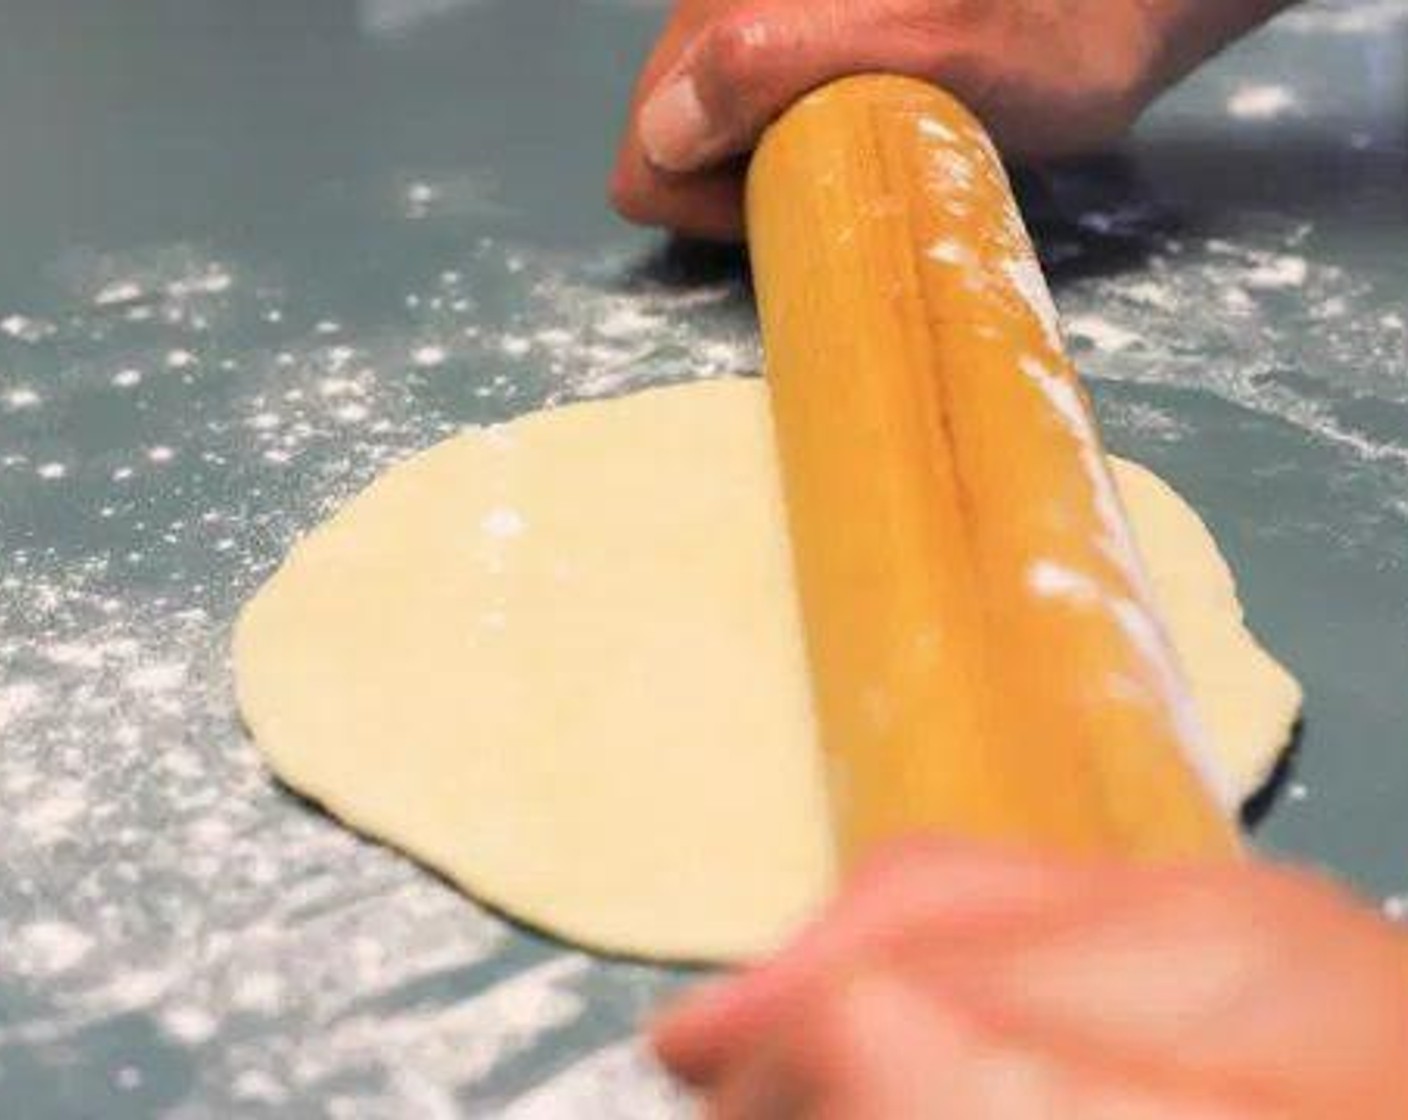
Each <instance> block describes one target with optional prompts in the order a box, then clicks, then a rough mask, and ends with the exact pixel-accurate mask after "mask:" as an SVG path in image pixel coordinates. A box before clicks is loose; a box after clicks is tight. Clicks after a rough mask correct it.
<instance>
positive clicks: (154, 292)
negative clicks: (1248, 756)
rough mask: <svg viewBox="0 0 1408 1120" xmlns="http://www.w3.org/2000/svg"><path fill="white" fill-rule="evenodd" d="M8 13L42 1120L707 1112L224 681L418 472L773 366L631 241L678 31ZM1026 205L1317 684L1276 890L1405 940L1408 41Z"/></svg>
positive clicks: (1237, 75)
mask: <svg viewBox="0 0 1408 1120" xmlns="http://www.w3.org/2000/svg"><path fill="white" fill-rule="evenodd" d="M0 7H3V8H5V9H7V11H6V18H5V23H6V31H5V35H4V36H3V37H2V38H0V222H3V225H2V226H0V228H3V230H4V234H3V238H4V252H3V253H0V807H3V816H4V825H3V848H0V861H3V862H0V946H3V950H4V951H3V953H2V954H0V1114H4V1115H6V1116H16V1117H20V1116H23V1117H26V1118H42V1117H89V1116H92V1117H98V1116H101V1117H104V1118H113V1120H115V1118H120V1117H125V1116H132V1117H145V1116H152V1115H169V1116H176V1117H216V1116H220V1117H225V1116H260V1115H268V1116H280V1117H304V1116H308V1117H312V1116H356V1117H382V1116H409V1115H414V1116H427V1117H436V1116H453V1115H508V1116H516V1117H519V1118H520V1120H521V1118H523V1117H531V1116H537V1117H543V1116H557V1115H575V1114H582V1115H593V1116H620V1117H628V1116H646V1115H658V1114H659V1113H661V1112H662V1111H665V1110H666V1109H667V1108H668V1103H669V1099H668V1096H667V1095H666V1092H665V1090H664V1089H663V1087H662V1084H661V1082H660V1080H659V1079H658V1078H657V1077H656V1076H655V1075H654V1074H653V1073H652V1072H651V1071H650V1070H649V1068H648V1067H647V1066H646V1065H645V1064H644V1063H643V1061H642V1060H641V1058H640V1056H639V1055H638V1054H637V1052H636V1051H635V1049H634V1048H633V1046H632V1044H631V1041H630V1035H631V1029H632V1025H633V1024H634V1022H635V1021H636V1020H637V1018H638V1016H639V1015H640V1014H641V1012H642V1011H643V1010H644V1009H645V1008H646V1007H648V1006H649V1005H650V1004H651V1003H652V1002H653V1001H655V1000H656V999H657V998H659V996H660V995H661V994H662V993H664V992H665V991H667V990H668V989H670V988H672V987H673V986H675V985H677V984H678V983H679V982H680V980H681V977H680V976H679V975H677V974H672V973H670V972H667V971H663V970H656V969H651V968H646V967H639V966H633V965H629V964H622V963H612V962H602V961H597V960H594V959H592V958H590V957H588V956H585V955H583V954H579V953H575V952H571V951H568V950H564V949H562V948H560V947H558V946H556V945H554V944H551V943H549V942H546V941H544V940H540V939H538V938H535V937H533V936H530V935H527V934H525V933H523V932H521V931H518V930H516V929H513V928H511V927H508V926H506V925H504V924H503V923H502V922H500V921H499V920H498V919H496V918H494V917H492V916H490V915H487V914H485V913H483V912H481V911H480V910H478V909H477V908H475V907H474V906H473V905H472V904H470V903H468V902H466V901H465V900H464V899H463V898H461V897H460V896H459V895H457V894H455V893H454V892H453V891H451V890H450V889H448V888H447V887H446V886H444V885H443V884H442V883H440V882H439V881H437V880H436V879H434V878H432V877H431V876H429V875H427V874H424V873H422V872H421V871H419V870H417V869H416V868H415V867H414V866H412V865H411V864H409V863H408V862H406V861H404V860H402V859H400V858H398V857H396V856H394V855H392V854H391V853H389V852H386V851H384V850H382V849H380V848H377V847H374V846H371V845H368V844H365V843H362V842H360V841H358V840H356V839H354V838H352V837H350V836H349V835H347V834H345V833H344V832H342V831H341V830H340V829H338V828H337V827H336V826H334V825H333V824H331V823H330V822H328V821H327V820H326V819H324V818H322V817H321V816H319V815H318V814H317V813H316V812H314V811H312V810H311V809H310V808H309V807H308V806H307V805H305V804H303V803H301V802H299V801H298V800H296V799H295V798H294V797H292V796H291V795H289V794H288V793H287V792H285V791H282V790H280V789H279V788H277V787H275V786H274V785H273V784H272V783H271V782H270V780H269V779H268V777H267V776H266V774H265V773H264V771H263V770H262V769H261V767H260V765H259V763H258V760H257V759H256V757H255V756H254V754H253V751H252V749H251V747H250V745H249V744H248V742H247V741H246V740H245V739H244V737H243V735H242V733H241V730H240V726H239V722H238V719H237V716H236V713H235V711H234V708H233V705H232V702H231V695H230V681H229V667H228V660H227V651H226V645H227V640H228V635H229V626H230V622H231V619H232V617H233V614H234V612H235V610H236V608H237V606H238V605H239V603H240V602H241V601H242V600H243V598H244V597H245V596H247V595H248V594H249V593H250V592H251V591H252V590H253V589H254V588H255V587H256V586H257V585H258V583H259V581H260V580H261V579H262V578H263V577H264V576H265V575H266V574H267V573H268V572H269V570H270V569H271V568H272V566H273V565H274V564H275V563H276V562H277V561H278V559H279V557H280V556H281V555H282V553H283V551H284V550H285V548H286V547H287V545H288V544H289V542H290V541H291V540H293V539H294V537H295V536H296V535H297V534H299V533H300V532H302V531H303V530H305V529H307V528H308V527H309V526H311V525H312V524H313V523H314V522H315V521H316V520H317V519H318V518H319V517H320V516H322V515H323V514H325V513H326V512H327V511H328V510H329V509H331V508H332V507H334V506H335V505H336V504H338V503H339V502H340V501H341V500H343V499H345V498H346V497H347V496H349V495H350V494H352V493H353V492H355V491H356V490H357V489H358V488H359V487H360V486H361V485H362V484H363V483H365V482H366V481H367V480H368V479H369V478H370V477H371V476H372V475H373V474H375V473H376V472H377V471H378V470H379V469H381V468H382V467H384V466H385V465H386V464H387V463H389V462H391V461H393V460H395V459H397V458H400V457H402V456H404V455H405V454H407V453H408V452H410V451H412V450H414V449H416V448H419V447H423V446H425V445H427V444H429V443H431V442H433V441H434V440H436V439H438V438H440V437H441V436H443V435H445V434H447V433H449V432H451V431H453V430H455V429H456V428H458V427H459V426H461V425H463V424H466V423H470V422H476V421H483V420H487V419H497V418H502V417H505V416H508V415H512V414H515V413H518V412H521V411H524V410H527V409H530V408H534V407H538V406H541V405H543V404H545V403H549V402H552V401H558V400H566V399H571V398H574V397H581V396H590V395H600V394H604V393H614V392H620V391H624V390H626V389H629V388H632V387H637V386H642V385H646V384H650V383H656V382H660V381H663V380H669V379H678V378H684V377H692V376H698V375H702V374H709V373H713V374H719V373H730V372H745V371H748V370H751V369H753V368H755V366H756V362H757V354H756V338H755V324H754V320H753V316H752V311H751V307H750V304H749V299H748V295H747V293H746V291H745V289H744V287H743V284H742V280H741V273H740V267H739V262H738V259H737V257H736V256H735V255H732V254H729V253H722V252H688V251H680V250H666V249H665V248H664V246H663V243H662V242H661V240H660V239H659V238H657V237H655V236H653V235H651V234H648V233H642V232H638V231H632V230H629V229H627V228H625V227H623V226H621V225H620V224H618V223H617V222H616V221H614V220H613V219H612V217H611V216H610V214H609V213H608V212H607V210H606V208H605V206H604V204H603V202H602V181H603V179H604V176H605V172H606V169H607V166H608V162H609V158H610V147H611V141H612V140H613V139H614V137H615V135H616V132H617V129H618V127H619V117H620V113H621V105H622V102H623V99H624V97H625V93H626V90H627V85H628V82H629V79H630V74H631V71H632V68H633V66H634V64H635V61H636V60H637V58H638V57H639V56H640V54H641V52H642V51H643V49H644V47H645V45H646V44H647V43H648V41H649V38H650V34H651V31H652V28H653V27H654V26H655V25H656V23H657V21H658V19H659V18H660V10H659V8H658V6H657V5H654V4H651V3H647V2H631V0H576V2H571V0H534V2H531V3H529V2H524V0H361V2H359V3H353V2H351V0H348V2H345V3H333V2H329V3H321V4H303V5H294V4H278V3H272V2H257V3H247V4H228V3H221V2H218V0H185V2H183V3H179V4H177V3H172V2H161V0H124V2H123V3H121V4H108V5H90V4H83V3H79V2H78V0H50V2H49V3H48V4H46V5H44V6H43V7H42V9H41V8H40V6H37V5H21V4H13V5H0ZM1023 193H1024V198H1025V199H1026V203H1027V207H1028V213H1029V215H1030V216H1031V218H1032V221H1033V224H1034V226H1035V228H1036V229H1037V232H1038V234H1039V239H1040V241H1041V244H1042V249H1043V252H1044V254H1045V256H1046V258H1047V261H1048V265H1049V267H1050V270H1051V274H1052V276H1053V278H1054V280H1055V283H1056V289H1057V298H1058V302H1059V303H1060V304H1061V307H1062V309H1063V311H1064V312H1065V314H1066V316H1067V331H1068V334H1069V336H1070V338H1071V341H1072V347H1073V350H1074V351H1075V352H1076V355H1077V358H1078V360H1079V362H1080V364H1081V367H1082V369H1083V371H1084V372H1085V373H1086V374H1087V376H1088V377H1089V378H1090V379H1091V381H1092V384H1093V388H1094V391H1095V394H1096V397H1097V401H1098V404H1099V407H1100V410H1101V413H1102V417H1103V419H1104V421H1105V424H1106V429H1107V432H1108V435H1109V440H1110V442H1111V444H1112V445H1113V447H1114V448H1115V449H1116V450H1118V451H1121V452H1123V453H1126V454H1130V455H1133V456H1135V457H1138V458H1140V459H1143V460H1144V461H1145V462H1148V463H1150V464H1151V465H1153V466H1155V467H1156V468H1158V469H1159V470H1161V471H1163V472H1164V473H1165V474H1167V475H1168V476H1169V477H1170V478H1171V479H1172V480H1174V481H1175V482H1176V483H1177V484H1178V485H1179V486H1180V487H1182V488H1183V489H1184V491H1185V492H1186V493H1187V494H1188V495H1189V496H1190V497H1191V498H1192V499H1193V500H1194V502H1195V503H1196V504H1197V505H1198V506H1199V507H1200V509H1201V510H1202V511H1203V512H1204V513H1205V515H1206V516H1207V518H1208V520H1209V522H1210V523H1211V525H1212V526H1213V528H1214V529H1215V530H1216V532H1217V534H1218V536H1219V537H1220V538H1221V540H1222V542H1223V544H1224V546H1225V549H1226V551H1227V553H1228V555H1229V557H1230V558H1231V560H1232V561H1233V563H1234V564H1235V566H1236V567H1237V568H1238V569H1239V571H1240V573H1241V575H1242V577H1243V585H1244V590H1245V597H1246V600H1247V606H1248V609H1249V612H1250V615H1251V618H1252V620H1253V622H1254V625H1255V627H1256V628H1257V630H1258V631H1259V632H1260V633H1261V634H1262V635H1263V636H1264V637H1265V638H1266V639H1267V640H1268V641H1269V642H1270V643H1271V644H1272V645H1273V646H1274V647H1275V648H1276V649H1277V650H1278V651H1279V652H1280V653H1281V654H1282V655H1283V656H1284V657H1285V659H1286V660H1287V661H1288V662H1289V663H1290V664H1291V665H1292V666H1294V668H1295V670H1296V671H1297V672H1298V674H1299V675H1300V676H1301V678H1302V679H1303V680H1304V682H1305V684H1306V687H1307V690H1308V720H1307V725H1306V729H1305V733H1304V735H1303V737H1302V740H1301V742H1300V745H1299V748H1298V750H1297V752H1296V754H1295V755H1294V757H1293V759H1292V762H1291V765H1290V767H1289V771H1288V773H1287V774H1286V775H1285V776H1284V779H1283V780H1282V781H1281V783H1280V784H1279V786H1278V787H1277V789H1276V791H1275V796H1274V797H1270V798H1268V799H1266V804H1265V805H1263V806H1262V809H1263V811H1264V812H1263V816H1262V818H1261V820H1260V822H1259V826H1258V829H1257V833H1256V835H1257V837H1258V839H1259V841H1260V842H1262V843H1263V844H1264V845H1265V846H1267V847H1268V848H1271V849H1274V850H1277V851H1283V852H1291V853H1295V854H1296V855H1298V856H1300V857H1302V858H1307V859H1311V860H1315V861H1318V862H1322V863H1324V864H1326V865H1328V866H1330V867H1332V868H1334V869H1335V870H1337V871H1338V872H1340V873H1342V874H1344V875H1346V876H1348V877H1350V878H1352V879H1353V880H1355V881H1356V882H1358V883H1359V884H1360V885H1361V886H1362V887H1363V888H1364V889H1365V890H1366V891H1369V892H1372V893H1373V894H1374V895H1375V896H1376V897H1378V898H1381V899H1384V900H1386V903H1385V904H1386V906H1387V907H1388V908H1389V909H1390V910H1396V909H1401V908H1404V907H1405V906H1408V806H1405V801H1406V800H1408V733H1406V732H1405V730H1404V727H1405V723H1408V594H1405V562H1408V343H1405V339H1406V338H1408V252H1405V250H1408V0H1361V2H1358V3H1346V4H1340V5H1336V6H1330V5H1326V4H1319V5H1313V6H1311V7H1308V8H1305V9H1301V10H1298V11H1294V12H1292V13H1290V14H1288V15H1286V16H1285V17H1283V18H1282V19H1281V20H1280V21H1279V22H1278V23H1277V24H1276V25H1274V26H1273V27H1272V28H1271V29H1269V30H1268V31H1266V32H1265V33H1263V34H1262V35H1260V36H1258V37H1257V38H1255V39H1254V40H1252V41H1250V42H1248V43H1246V44H1244V45H1243V46H1240V47H1238V48H1237V49H1235V50H1233V51H1231V52H1229V53H1228V54H1227V55H1226V56H1225V57H1223V58H1222V59H1220V60H1218V62H1217V63H1215V64H1214V65H1213V66H1211V67H1209V68H1208V69H1206V70H1205V71H1203V72H1202V73H1201V74H1200V75H1199V76H1198V77H1197V78H1196V79H1195V80H1194V81H1192V82H1190V83H1189V84H1187V85H1186V86H1185V87H1184V88H1182V89H1180V90H1179V91H1178V92H1177V93H1176V94H1175V95H1173V96H1172V97H1170V98H1168V99H1167V101H1166V102H1165V103H1164V104H1163V105H1161V106H1160V107H1159V108H1158V110H1157V111H1156V112H1155V113H1154V114H1152V115H1151V116H1150V117H1149V118H1148V119H1147V120H1146V122H1145V123H1144V124H1143V125H1142V126H1141V128H1140V130H1139V133H1138V135H1137V137H1136V139H1135V140H1134V141H1133V142H1132V143H1131V144H1130V145H1129V146H1128V147H1127V149H1126V150H1125V151H1123V152H1122V153H1120V154H1117V155H1112V156H1109V157H1106V158H1103V159H1100V160H1092V161H1089V162H1086V163H1083V164H1081V165H1079V166H1073V167H1068V168H1062V169H1060V170H1057V171H1048V172H1047V173H1044V174H1042V175H1040V176H1025V177H1024V178H1023ZM1400 896H1402V897H1400Z"/></svg>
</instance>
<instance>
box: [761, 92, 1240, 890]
mask: <svg viewBox="0 0 1408 1120" xmlns="http://www.w3.org/2000/svg"><path fill="white" fill-rule="evenodd" d="M747 214H748V230H749V241H750V244H751V251H752V260H753V269H754V277H755V283H756V287H757V294H758V303H759V308H760V314H761V318H762V327H763V345H764V353H765V359H766V370H767V379H768V381H769V383H770V384H771V389H772V401H773V413H774V419H775V425H776V430H777V439H778V444H779V448H780V451H781V461H782V473H783V483H784V492H785V495H786V500H787V503H788V518H789V527H790V530H791V536H792V542H793V551H794V555H795V564H796V568H797V573H798V580H799V586H800V593H801V600H802V614H803V619H804V625H805V628H806V636H807V644H808V652H809V658H810V664H811V674H812V680H813V690H814V695H815V699H816V705H817V712H818V718H819V724H820V730H821V736H822V743H823V747H824V750H825V752H826V755H827V761H828V765H829V776H830V789H831V793H832V802H833V809H834V817H835V822H836V826H837V828H836V831H837V836H838V843H839V847H840V852H839V855H840V858H841V861H842V864H843V865H845V864H848V863H852V862H854V860H855V859H856V858H858V857H859V856H860V855H862V854H863V853H864V852H865V851H866V850H867V849H869V848H870V847H871V846H872V845H874V844H875V843H877V842H879V841H883V840H885V839H888V838H891V837H894V836H897V835H900V834H906V833H911V832H914V831H916V830H931V831H940V832H943V833H948V834H957V835H964V836H972V837H986V838H1001V839H1008V840H1016V841H1020V842H1026V843H1031V844H1035V845H1042V846H1046V847H1048V848H1057V849H1061V850H1066V851H1072V852H1085V853H1095V852H1103V853H1112V854H1113V853H1120V854H1124V855H1127V856H1131V857H1136V858H1151V859H1160V858H1179V857H1190V856H1199V855H1223V856H1228V855H1233V854H1235V853H1236V852H1238V850H1239V845H1238V836H1237V832H1236V829H1235V827H1234V825H1233V824H1232V823H1231V822H1230V820H1229V815H1228V809H1230V805H1229V804H1228V801H1227V795H1226V791H1225V790H1224V789H1223V788H1222V783H1221V781H1220V779H1219V777H1218V775H1217V773H1216V768H1215V765H1214V763H1213V760H1212V759H1211V758H1210V757H1209V756H1208V754H1207V751H1206V749H1205V746H1204V741H1203V736H1202V732H1201V730H1200V728H1199V726H1198V722H1197V718H1196V715H1195V713H1194V711H1193V708H1192V703H1191V699H1190V697H1189V694H1188V691H1187V688H1186V685H1185V684H1184V681H1183V679H1182V676H1181V674H1180V671H1179V668H1178V665H1177V663H1176V660H1175V657H1174V655H1173V652H1172V650H1171V648H1170V646H1169V643H1168V640H1167V637H1166V635H1165V631H1164V628H1163V626H1162V625H1161V623H1160V621H1159V619H1158V617H1157V615H1156V612H1155V608H1154V606H1153V603H1152V600H1151V598H1150V593H1149V588H1148V585H1147V582H1146V580H1145V577H1144V574H1143V571H1142V568H1141V562H1140V559H1139V557H1138V555H1137V552H1136V549H1135V545H1134V543H1133V540H1132V538H1131V536H1130V532H1129V528H1128V525H1127V523H1126V520H1125V516H1124V512H1123V510H1122V508H1121V505H1120V501H1119V498H1118V495H1117V494H1116V491H1115V489H1114V486H1113V484H1112V482H1111V476H1110V473H1109V470H1108V468H1107V466H1106V463H1105V458H1104V453H1103V451H1102V449H1101V445H1100V441H1099V436H1098V433H1097V431H1096V427H1095V424H1094V421H1093V418H1092V415H1091V412H1090V409H1089V406H1088V403H1087V401H1086V398H1085V396H1084V393H1083V392H1082V390H1081V388H1080V386H1079V383H1078V381H1077V379H1076V376H1075V373H1074V371H1073V369H1072V367H1071V364H1070V362H1069V361H1068V359H1067V358H1066V355H1065V353H1064V350H1063V347H1062V342H1061V336H1060V331H1059V327H1058V324H1057V321H1056V315H1055V311H1054V309H1053V308H1052V305H1051V300H1050V296H1049V294H1048V292H1047V288H1046V284H1045V281H1044V279H1043V277H1042V274H1041V269H1040V266H1039V265H1038V263H1037V260H1036V256H1035V254H1034V253H1033V250H1032V246H1031V243H1030V241H1029V239H1028V236H1027V233H1026V230H1025V228H1024V226H1023V224H1022V220H1021V217H1020V215H1019V213H1018V211H1017V207H1016V204H1015V202H1014V200H1013V197H1012V193H1011V189H1010V186H1009V184H1008V181H1007V178H1006V175H1005V174H1004V172H1003V169H1002V165H1001V163H1000V161H999V159H998V157H997V154H996V153H995V151H994V150H993V147H992V144H991V142H990V141H989V139H988V137H987V136H986V134H985V133H984V131H983V129H982V127H981V126H980V125H979V124H978V123H977V122H976V121H975V120H974V119H973V117H972V116H970V115H969V114H968V112H967V111H965V110H964V108H963V107H962V106H961V105H959V104H958V103H957V102H956V101H954V100H953V99H952V98H951V97H949V96H947V95H946V94H944V93H942V92H940V91H939V90H937V89H934V88H932V87H930V86H928V85H925V84H924V83H921V82H917V81H913V80H910V79H907V78H899V77H890V76H880V75H876V76H862V77H856V78H849V79H845V80H843V81H839V82H836V83H834V84H832V85H829V86H826V87H823V88H822V89H819V90H817V91H815V92H813V93H812V94H810V95H809V96H807V97H806V98H805V99H804V100H802V101H801V102H800V103H798V104H797V105H796V106H795V107H793V108H792V109H791V110H790V111H789V112H788V113H787V114H786V115H785V116H783V117H782V118H781V119H780V120H779V121H777V122H776V123H775V124H774V125H773V126H772V127H771V129H770V130H769V131H768V133H767V135H766V136H765V138H764V139H763V142H762V144H761V146H760V148H759V149H758V152H757V154H756V156H755V157H754V159H753V163H752V167H751V170H750V172H749V178H748V200H747Z"/></svg>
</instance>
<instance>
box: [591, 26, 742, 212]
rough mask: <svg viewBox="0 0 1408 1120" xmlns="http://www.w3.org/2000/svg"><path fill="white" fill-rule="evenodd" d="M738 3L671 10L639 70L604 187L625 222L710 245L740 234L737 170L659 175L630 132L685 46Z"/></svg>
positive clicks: (634, 128) (634, 129)
mask: <svg viewBox="0 0 1408 1120" xmlns="http://www.w3.org/2000/svg"><path fill="white" fill-rule="evenodd" d="M739 3H740V0H685V2H684V3H681V4H678V5H676V6H675V8H674V9H673V11H672V12H671V15H670V18H669V20H668V21H667V23H666V25H665V27H664V29H663V30H662V31H661V33H660V37H659V39H658V40H657V41H656V44H655V47H654V48H653V50H652V51H651V54H650V57H649V59H648V60H647V61H646V63H645V66H644V67H642V69H641V74H640V78H639V79H638V80H637V82H636V86H635V90H634V91H633V93H632V95H631V104H630V109H629V112H628V114H627V120H626V127H625V130H624V133H623V135H622V138H621V142H620V145H619V147H618V151H617V155H616V163H615V166H614V168H613V170H612V172H611V178H610V183H609V187H608V190H609V194H610V197H611V203H612V206H614V207H615V209H616V211H617V212H618V213H619V214H620V215H621V216H622V217H624V218H626V219H627V220H628V221H633V222H637V223H639V224H641V225H659V226H666V227H668V228H670V229H673V230H676V231H677V232H679V233H682V234H687V235H689V236H693V237H703V238H710V239H714V240H735V239H737V238H738V237H740V236H741V235H742V217H741V215H742V209H743V207H742V190H743V184H742V174H741V171H740V170H739V169H737V168H729V167H723V168H718V169H715V170H713V171H711V172H709V173H706V174H700V175H691V176H685V177H681V176H676V175H669V174H666V173H663V172H660V171H658V170H657V169H656V168H654V167H652V166H651V165H650V163H649V162H648V161H647V160H646V158H645V154H644V152H643V151H642V150H641V147H640V143H639V141H638V139H637V135H636V127H635V119H636V114H637V113H638V112H639V111H640V107H641V105H642V104H643V103H644V102H645V99H646V98H647V97H648V96H649V94H650V92H651V91H652V90H653V89H654V88H655V86H656V85H657V84H658V83H659V81H660V79H661V78H662V77H663V76H664V75H665V74H666V73H667V72H668V71H670V70H671V69H673V68H674V67H675V66H677V65H678V64H679V61H680V57H681V55H682V54H683V52H684V49H685V47H686V46H688V44H689V42H690V41H691V40H692V39H693V38H694V37H695V36H696V35H697V34H698V33H699V32H700V30H701V29H702V28H704V27H705V26H707V25H708V24H709V22H710V21H712V20H716V19H719V18H721V17H722V16H723V15H724V14H726V13H727V12H728V11H729V10H730V9H732V8H736V7H738V6H739Z"/></svg>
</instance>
